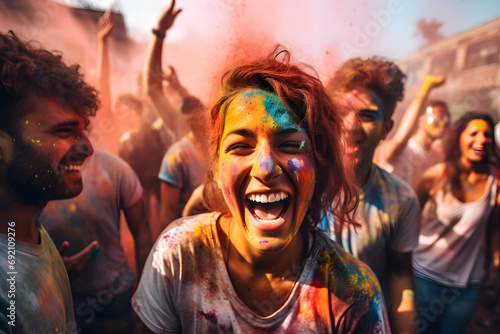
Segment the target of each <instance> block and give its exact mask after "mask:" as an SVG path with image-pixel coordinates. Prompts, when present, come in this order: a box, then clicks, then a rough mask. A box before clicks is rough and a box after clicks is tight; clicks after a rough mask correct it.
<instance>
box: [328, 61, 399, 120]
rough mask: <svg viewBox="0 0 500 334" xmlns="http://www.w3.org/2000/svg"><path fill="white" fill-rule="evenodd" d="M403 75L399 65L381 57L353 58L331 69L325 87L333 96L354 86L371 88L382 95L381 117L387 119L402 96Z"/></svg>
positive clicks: (355, 87) (354, 87) (352, 88)
mask: <svg viewBox="0 0 500 334" xmlns="http://www.w3.org/2000/svg"><path fill="white" fill-rule="evenodd" d="M405 79H406V75H405V74H404V73H403V72H402V71H401V70H400V69H399V67H398V66H397V65H396V64H395V63H393V62H391V61H388V60H386V59H384V58H381V57H371V58H368V59H366V60H363V59H361V58H353V59H349V60H347V61H346V62H345V63H343V64H342V65H341V66H340V67H339V68H338V69H337V70H336V71H335V73H334V74H333V77H332V78H330V80H328V82H327V84H326V88H327V90H328V92H329V93H330V94H331V95H333V96H336V97H337V96H338V95H339V94H342V93H346V92H349V91H351V90H354V89H360V88H365V89H366V88H370V89H373V90H374V91H375V92H376V93H377V94H379V95H380V97H381V99H382V103H383V106H384V120H385V121H387V120H390V119H391V117H392V114H393V113H394V110H395V109H396V104H397V102H398V101H401V100H402V99H403V96H404V82H405Z"/></svg>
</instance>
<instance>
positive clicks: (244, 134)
mask: <svg viewBox="0 0 500 334" xmlns="http://www.w3.org/2000/svg"><path fill="white" fill-rule="evenodd" d="M231 135H238V136H242V137H251V136H253V132H252V131H250V130H248V129H234V130H231V131H229V132H228V133H226V134H225V135H224V137H222V140H224V139H225V138H226V137H228V136H231Z"/></svg>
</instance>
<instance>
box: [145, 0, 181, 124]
mask: <svg viewBox="0 0 500 334" xmlns="http://www.w3.org/2000/svg"><path fill="white" fill-rule="evenodd" d="M174 6H175V0H173V1H172V3H171V5H170V7H169V8H167V9H166V10H165V11H164V12H163V13H162V15H161V16H160V18H159V20H158V23H157V26H156V28H155V29H153V42H152V44H151V47H150V49H149V54H148V57H147V61H146V69H145V73H146V75H145V76H144V90H145V93H146V95H147V97H148V99H149V100H150V102H151V104H152V106H153V108H154V109H155V110H156V112H157V113H158V114H159V115H160V116H161V117H162V119H163V121H164V122H165V124H166V125H167V126H169V127H170V129H172V130H173V131H174V132H176V131H177V119H178V112H177V110H176V108H175V107H174V106H172V104H171V103H170V102H169V101H168V100H167V98H166V96H165V94H164V93H163V86H162V80H163V75H162V73H163V71H162V60H161V59H162V49H163V41H164V39H165V37H166V33H167V30H168V29H169V28H170V27H171V26H172V24H173V23H174V20H175V18H176V17H177V15H178V14H179V13H180V12H181V11H182V9H176V10H175V9H174Z"/></svg>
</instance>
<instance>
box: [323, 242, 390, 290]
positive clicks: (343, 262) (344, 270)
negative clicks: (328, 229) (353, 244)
mask: <svg viewBox="0 0 500 334" xmlns="http://www.w3.org/2000/svg"><path fill="white" fill-rule="evenodd" d="M316 240H317V241H316V242H317V243H318V244H319V246H320V247H319V249H318V253H317V255H316V256H317V260H318V266H319V268H320V270H326V271H327V273H328V276H327V279H328V281H329V289H330V290H331V292H333V293H334V294H336V295H337V296H342V295H346V294H351V297H354V296H358V297H359V296H362V297H373V296H375V295H377V294H380V293H381V289H380V284H379V282H378V279H377V277H376V276H375V274H374V273H373V271H372V270H371V269H370V268H369V267H368V266H367V265H366V264H365V263H363V262H362V261H360V260H358V259H357V258H355V257H354V256H353V255H352V254H350V253H348V252H347V251H345V250H344V249H343V248H342V247H341V246H340V245H339V244H338V243H336V242H335V241H333V240H331V239H330V238H328V237H327V236H326V235H324V234H323V233H321V232H318V233H317V237H316ZM321 268H322V269H321Z"/></svg>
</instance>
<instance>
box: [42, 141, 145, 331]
mask: <svg viewBox="0 0 500 334" xmlns="http://www.w3.org/2000/svg"><path fill="white" fill-rule="evenodd" d="M81 173H82V174H83V175H84V190H83V192H82V193H81V194H80V195H79V196H77V197H75V198H72V199H67V200H62V201H54V202H51V203H49V204H48V205H47V206H46V207H45V208H44V210H43V211H42V212H41V214H40V216H39V220H40V221H41V222H42V224H44V226H46V228H47V231H48V232H49V234H50V236H51V237H52V239H53V240H54V242H55V243H56V244H58V245H62V251H63V255H64V258H65V257H66V255H67V256H68V257H70V256H72V255H73V254H76V253H78V252H80V250H81V249H83V248H85V247H86V246H87V245H89V244H92V243H95V242H97V243H98V244H99V249H98V250H99V251H98V252H94V253H93V254H92V255H91V256H90V257H87V258H86V259H84V260H82V261H81V262H80V263H75V261H73V263H72V264H73V266H71V267H69V266H68V265H67V269H68V274H69V276H70V283H71V291H72V294H73V304H74V307H75V315H76V321H77V324H78V327H79V329H80V333H129V332H130V331H131V329H132V314H133V313H132V308H131V305H130V299H131V297H132V293H133V290H134V275H133V273H132V271H131V269H130V268H129V266H128V264H127V259H126V257H125V253H124V250H123V248H122V245H121V239H120V215H121V213H122V212H123V214H124V216H125V220H126V222H127V225H128V227H129V229H130V231H131V233H132V236H133V238H134V243H135V255H136V263H137V278H139V277H140V275H141V272H142V268H143V267H144V263H145V261H146V258H147V255H148V253H149V251H150V249H151V246H152V243H151V234H150V231H149V226H148V221H147V219H146V214H145V205H144V199H143V191H142V187H141V184H140V182H139V179H138V177H137V176H136V175H135V173H134V171H133V170H132V169H131V168H130V166H129V165H128V164H127V163H126V162H124V161H123V160H122V159H120V158H119V157H117V156H115V155H113V154H111V153H109V152H107V151H104V150H100V149H96V150H95V152H94V155H93V156H92V157H91V158H90V159H89V161H88V163H87V164H85V165H84V166H83V167H82V168H81ZM135 285H137V282H136V284H135Z"/></svg>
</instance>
